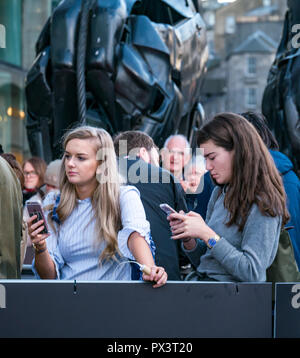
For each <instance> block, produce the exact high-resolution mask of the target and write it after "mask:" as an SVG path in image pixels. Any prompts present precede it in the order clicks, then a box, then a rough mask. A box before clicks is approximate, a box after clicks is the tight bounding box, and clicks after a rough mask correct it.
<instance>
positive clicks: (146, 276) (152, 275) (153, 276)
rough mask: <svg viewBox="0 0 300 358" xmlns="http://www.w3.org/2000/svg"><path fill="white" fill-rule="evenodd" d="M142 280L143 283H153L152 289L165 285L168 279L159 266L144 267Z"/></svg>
mask: <svg viewBox="0 0 300 358" xmlns="http://www.w3.org/2000/svg"><path fill="white" fill-rule="evenodd" d="M142 271H143V280H144V281H155V282H156V283H155V285H153V287H154V288H156V287H161V286H163V285H165V284H166V282H167V279H168V274H167V273H166V271H165V269H164V268H163V267H160V266H152V267H151V268H149V267H148V266H146V267H145V268H144V269H143V270H142Z"/></svg>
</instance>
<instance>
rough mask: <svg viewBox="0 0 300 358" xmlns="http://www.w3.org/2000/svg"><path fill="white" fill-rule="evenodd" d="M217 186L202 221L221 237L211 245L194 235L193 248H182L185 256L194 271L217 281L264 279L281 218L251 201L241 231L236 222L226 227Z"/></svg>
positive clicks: (223, 209)
mask: <svg viewBox="0 0 300 358" xmlns="http://www.w3.org/2000/svg"><path fill="white" fill-rule="evenodd" d="M219 190H220V188H219V187H216V188H215V189H214V191H213V193H212V196H211V199H210V201H209V204H208V208H207V216H206V223H207V225H208V226H209V227H211V228H212V229H213V230H214V231H215V232H216V233H217V234H218V235H219V236H221V239H220V240H219V241H218V242H217V243H216V244H215V246H214V247H213V248H212V249H208V248H206V245H203V243H201V242H200V240H199V239H197V246H196V247H195V248H194V249H193V250H190V251H188V250H185V252H186V254H187V256H188V257H189V259H190V261H191V262H192V263H193V265H194V266H195V267H197V271H199V272H201V273H206V274H207V275H208V276H209V277H211V278H214V279H216V280H218V281H229V282H237V281H243V282H261V281H266V269H267V268H268V267H269V266H270V265H271V263H272V262H273V260H274V258H275V255H276V252H277V248H278V240H279V235H280V230H281V221H282V218H281V217H274V218H273V217H268V216H263V215H262V214H261V212H260V211H259V209H258V207H257V205H255V204H254V205H253V206H252V208H251V209H250V212H249V216H248V219H247V221H246V224H245V227H244V229H243V231H242V232H239V231H238V227H237V226H236V225H231V226H230V227H227V226H226V225H225V223H226V222H227V221H228V217H229V216H228V215H229V213H228V211H227V210H226V209H225V208H224V197H225V193H224V192H222V193H221V195H220V196H219V197H218V193H219Z"/></svg>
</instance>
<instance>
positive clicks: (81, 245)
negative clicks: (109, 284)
mask: <svg viewBox="0 0 300 358" xmlns="http://www.w3.org/2000/svg"><path fill="white" fill-rule="evenodd" d="M57 195H58V194H57V193H52V192H50V193H49V194H48V195H47V196H46V198H45V199H44V201H43V206H47V205H50V204H54V203H55V200H56V197H57ZM120 207H121V220H122V229H121V230H120V231H119V233H118V245H119V250H120V252H121V254H122V255H123V256H124V257H122V258H120V260H121V262H122V261H124V260H125V258H126V260H127V259H132V260H134V257H133V255H132V253H131V252H130V251H129V249H128V246H127V240H128V238H129V236H130V234H131V233H132V232H134V231H137V232H138V233H140V235H141V236H143V237H145V240H146V241H147V243H148V244H149V246H150V244H151V237H150V224H149V222H148V221H147V220H146V215H145V210H144V207H143V204H142V202H141V199H140V193H139V191H138V189H137V188H135V187H133V186H129V185H128V186H121V188H120ZM47 214H48V213H47V212H46V217H47ZM92 217H93V209H92V204H91V199H90V198H87V199H84V200H77V206H76V207H75V209H74V210H73V212H72V213H71V215H70V216H69V217H68V218H67V219H66V220H65V222H64V223H63V224H62V225H56V227H57V228H58V229H59V230H57V231H56V233H55V232H54V231H53V230H52V228H51V227H50V225H48V227H49V230H50V233H51V235H50V236H49V237H48V238H47V248H48V251H49V254H50V256H51V258H52V259H53V261H54V263H55V267H56V272H57V278H58V279H61V280H74V279H76V280H89V281H92V280H131V265H130V264H123V263H122V264H120V262H115V261H112V260H111V261H109V262H105V263H102V264H101V265H99V255H100V253H101V252H102V250H103V249H104V245H105V244H104V243H102V244H101V245H99V244H97V241H96V235H95V219H92ZM32 266H33V271H34V272H35V274H36V276H37V277H38V274H37V272H36V269H35V267H34V261H33V265H32Z"/></svg>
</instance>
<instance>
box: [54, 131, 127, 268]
mask: <svg viewBox="0 0 300 358" xmlns="http://www.w3.org/2000/svg"><path fill="white" fill-rule="evenodd" d="M72 139H81V140H86V141H88V143H90V144H91V145H93V146H94V148H95V152H96V155H97V156H96V158H97V160H98V161H99V166H98V169H97V173H95V175H96V177H97V182H98V185H97V187H96V189H95V191H94V193H93V195H92V198H91V200H92V207H93V209H94V218H95V220H96V237H97V242H98V243H99V244H101V243H103V242H104V243H105V244H106V245H105V248H104V250H103V251H102V253H101V254H100V257H99V262H100V263H101V262H102V261H106V260H110V259H113V260H116V259H117V255H120V252H119V249H118V240H117V236H118V231H119V230H120V229H121V210H120V200H119V195H120V194H119V193H120V184H121V183H120V177H119V173H118V169H117V159H116V154H115V151H114V145H113V141H112V138H111V136H110V134H109V133H108V132H106V131H105V130H104V129H102V128H95V127H90V126H81V127H78V128H75V129H72V130H70V131H69V132H67V133H66V134H65V136H64V138H63V148H64V150H65V149H66V146H67V144H68V142H69V141H71V140H72ZM64 164H65V154H64V156H63V160H62V166H61V171H60V183H59V188H60V193H61V197H60V202H59V205H58V207H57V209H56V212H57V215H58V218H59V220H60V223H61V224H63V223H64V221H65V220H66V219H67V218H68V217H69V215H70V214H71V213H72V211H73V210H74V208H75V206H76V205H77V195H76V190H75V186H74V185H73V184H71V183H70V182H69V181H68V178H67V175H66V170H65V165H64ZM50 214H51V213H50ZM49 217H50V220H51V221H52V219H51V215H49ZM91 219H93V218H91Z"/></svg>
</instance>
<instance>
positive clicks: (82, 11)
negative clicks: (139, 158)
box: [25, 0, 208, 162]
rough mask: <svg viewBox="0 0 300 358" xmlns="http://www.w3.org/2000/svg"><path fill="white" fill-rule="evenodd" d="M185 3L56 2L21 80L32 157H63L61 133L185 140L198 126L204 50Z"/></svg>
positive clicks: (201, 31) (193, 10)
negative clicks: (84, 127) (93, 129)
mask: <svg viewBox="0 0 300 358" xmlns="http://www.w3.org/2000/svg"><path fill="white" fill-rule="evenodd" d="M198 6H199V5H198V3H197V1H194V2H193V1H191V0H142V1H138V0H110V1H103V0H85V1H81V0H63V1H61V2H60V3H59V5H58V6H57V8H56V9H55V10H54V12H53V14H52V16H51V17H50V18H49V19H48V21H47V23H46V25H45V26H44V29H43V30H42V32H41V34H40V36H39V39H38V41H37V44H36V54H37V56H36V60H35V62H34V64H33V65H32V67H31V68H30V70H29V72H28V74H27V79H26V88H25V90H26V91H25V93H26V102H27V124H26V127H27V133H28V137H29V143H30V149H31V153H32V154H33V155H37V156H40V157H42V158H44V159H45V160H46V161H48V162H49V161H51V160H52V159H55V158H57V157H59V156H60V154H61V153H60V141H61V137H62V135H63V134H64V132H65V130H66V129H67V128H70V127H72V126H74V125H77V124H78V123H82V124H91V125H94V126H98V127H102V128H105V129H106V130H108V131H109V132H110V133H111V134H112V135H113V134H115V133H117V132H120V131H124V130H130V129H138V130H142V131H145V132H146V133H148V134H149V135H151V136H152V137H153V139H154V141H155V142H156V144H157V145H158V146H161V145H162V143H163V142H164V140H165V138H167V137H168V136H169V135H170V134H172V133H176V132H178V133H183V134H185V135H187V136H188V137H189V139H190V141H191V142H193V141H194V139H195V136H194V135H195V131H196V129H197V127H199V126H200V125H201V122H202V121H203V119H204V118H203V111H202V107H201V104H200V103H199V96H200V90H201V84H202V79H203V74H204V72H205V70H206V61H207V58H208V49H207V43H206V31H205V25H204V22H203V20H202V18H201V16H200V14H199V12H198V11H197V7H198Z"/></svg>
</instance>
